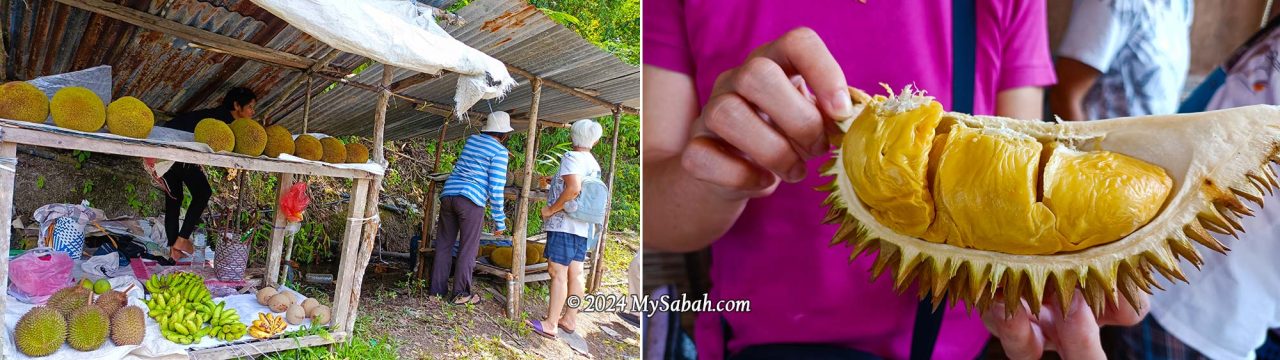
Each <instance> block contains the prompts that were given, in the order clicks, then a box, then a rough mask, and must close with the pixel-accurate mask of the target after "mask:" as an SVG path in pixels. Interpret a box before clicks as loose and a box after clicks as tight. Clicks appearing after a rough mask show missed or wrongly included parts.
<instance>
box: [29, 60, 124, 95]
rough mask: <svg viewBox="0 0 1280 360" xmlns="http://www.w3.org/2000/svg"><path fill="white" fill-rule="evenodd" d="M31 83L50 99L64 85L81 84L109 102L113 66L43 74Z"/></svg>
mask: <svg viewBox="0 0 1280 360" xmlns="http://www.w3.org/2000/svg"><path fill="white" fill-rule="evenodd" d="M28 83H30V84H31V85H35V87H36V88H37V89H40V91H43V92H44V94H45V95H46V96H48V97H49V98H50V99H52V98H53V94H55V93H57V92H58V90H62V88H64V87H71V86H80V87H84V88H87V89H89V90H90V91H93V93H94V94H97V95H98V97H99V98H101V99H103V100H102V103H103V104H107V103H110V102H111V101H110V100H111V66H108V65H102V66H95V67H91V68H88V69H84V70H80V71H74V72H69V73H62V74H57V75H49V76H42V77H38V78H35V79H32V80H31V81H28Z"/></svg>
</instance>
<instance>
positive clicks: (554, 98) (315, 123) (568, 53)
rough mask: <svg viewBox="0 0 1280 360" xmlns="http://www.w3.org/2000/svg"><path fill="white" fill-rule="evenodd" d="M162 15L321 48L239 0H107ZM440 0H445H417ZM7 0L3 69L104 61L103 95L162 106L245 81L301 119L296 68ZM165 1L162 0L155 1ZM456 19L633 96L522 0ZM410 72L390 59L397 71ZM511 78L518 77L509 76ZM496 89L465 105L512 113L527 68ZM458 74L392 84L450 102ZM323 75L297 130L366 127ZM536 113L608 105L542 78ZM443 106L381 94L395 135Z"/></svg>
mask: <svg viewBox="0 0 1280 360" xmlns="http://www.w3.org/2000/svg"><path fill="white" fill-rule="evenodd" d="M108 1H110V2H114V3H117V4H121V5H124V6H128V7H131V8H133V9H136V10H142V11H146V12H149V13H151V14H154V15H159V16H162V17H164V18H166V19H169V20H173V21H176V22H179V23H182V24H186V25H189V26H194V27H198V28H201V29H204V30H207V31H211V32H214V33H218V34H221V35H225V36H229V37H232V38H236V39H240V40H244V41H248V42H251V43H254V44H258V45H262V46H266V47H269V48H272V49H277V50H281V51H285V52H288V53H291V54H295V55H300V56H304V57H308V58H311V59H320V58H321V57H323V56H324V55H325V54H327V53H328V52H329V51H331V50H332V48H330V47H329V46H327V45H325V44H323V43H320V42H319V41H317V40H315V39H314V38H312V37H311V36H310V35H307V34H305V33H302V32H301V31H298V30H297V29H295V28H293V27H292V26H289V25H288V24H287V23H285V22H284V21H282V20H280V19H279V18H277V17H275V16H274V15H272V14H270V13H268V12H267V11H265V10H263V9H261V8H259V7H258V6H257V5H254V4H253V3H252V2H250V1H249V0H208V1H199V0H108ZM419 2H421V3H424V4H428V5H433V6H437V7H446V6H448V5H449V4H452V3H453V2H454V0H426V1H424V0H419ZM5 3H7V4H8V6H7V7H5V8H4V9H3V10H4V11H5V12H7V15H5V16H0V19H3V20H6V21H7V22H6V23H5V24H3V26H4V28H5V29H6V31H7V33H8V34H10V35H9V36H5V39H4V40H5V42H6V43H5V44H4V45H5V49H6V51H7V53H8V54H9V56H10V63H9V66H10V68H9V69H8V70H9V71H10V73H11V74H14V75H15V76H17V77H18V78H21V79H30V78H34V77H38V76H43V75H48V74H57V73H63V72H68V71H75V70H80V69H84V68H89V67H93V66H97V65H102V64H107V65H112V66H113V71H114V82H115V84H114V91H113V92H114V94H113V96H115V97H119V96H125V95H129V96H135V97H138V98H139V99H142V100H143V101H144V102H146V103H147V104H148V105H151V106H152V107H153V108H156V109H157V110H160V111H163V112H166V113H177V112H182V111H189V110H194V109H200V108H205V107H209V106H213V105H214V104H216V103H217V102H218V100H220V99H221V94H223V93H224V92H225V91H226V90H227V89H230V88H231V87H234V86H247V87H249V88H251V89H253V90H255V91H256V92H258V94H259V101H258V103H259V109H260V110H262V109H266V108H267V107H269V106H268V104H272V103H274V102H277V101H283V104H285V105H284V107H283V109H281V110H280V111H276V114H277V115H276V116H275V119H272V120H278V121H279V123H281V124H284V125H285V126H287V127H289V128H290V129H294V130H295V132H296V131H300V130H301V127H302V117H303V109H302V108H303V106H302V105H303V97H304V92H303V91H302V90H305V87H300V88H299V91H296V92H295V93H294V94H293V95H292V96H290V98H288V99H284V100H281V97H282V96H283V92H284V89H285V88H287V87H288V85H289V84H291V83H292V82H294V81H297V80H298V79H300V78H301V73H300V72H298V71H293V70H287V69H283V68H279V67H275V66H271V65H266V64H262V63H258V62H254V61H248V60H244V59H240V58H236V57H233V56H229V55H225V54H220V53H216V52H213V51H209V50H206V49H202V48H199V47H198V46H190V45H191V44H188V43H187V42H186V41H184V40H181V39H178V38H175V37H173V36H170V35H166V34H163V33H159V32H154V31H150V30H145V29H141V28H137V27H134V26H132V25H129V24H126V23H123V22H120V21H116V20H113V19H110V18H107V17H105V16H102V15H97V14H93V13H90V12H87V11H83V10H80V9H75V8H72V7H70V6H66V5H62V4H58V3H55V2H53V1H49V0H43V1H34V0H28V1H21V0H19V1H15V0H0V4H5ZM166 3H168V4H167V6H166ZM458 15H459V16H461V17H462V18H464V19H466V24H465V25H462V26H460V27H454V26H449V25H446V30H447V31H449V33H450V34H452V35H453V36H454V37H455V38H457V39H458V40H459V41H462V42H463V43H465V44H467V45H469V46H471V47H473V48H476V49H479V50H480V51H483V52H485V53H487V54H489V55H491V56H493V57H495V58H497V59H498V60H501V61H503V62H504V63H507V64H508V65H511V66H515V67H517V68H520V69H524V70H526V71H530V72H532V73H534V74H538V75H539V76H542V77H544V78H545V79H549V80H551V81H556V82H559V83H562V84H565V85H568V86H572V87H575V88H580V89H588V90H592V91H599V92H600V95H599V96H598V97H599V98H601V99H604V100H606V101H609V102H613V103H622V104H624V105H627V106H631V107H639V97H640V70H639V68H637V67H634V66H630V65H627V64H626V63H624V62H622V61H621V60H619V59H618V58H617V57H615V56H613V55H612V54H609V53H607V52H605V51H603V50H600V49H599V48H597V47H595V46H594V45H592V44H590V43H588V42H587V41H585V40H583V39H582V38H581V37H579V36H578V35H577V33H575V32H573V31H572V30H569V29H567V28H565V27H563V26H560V25H559V24H556V23H555V22H554V21H552V20H551V19H549V18H547V17H546V16H545V15H543V14H542V12H541V11H538V10H537V9H536V8H534V7H533V6H531V5H529V4H527V3H525V2H523V1H518V0H476V1H474V2H472V3H471V4H470V5H468V6H466V7H464V8H463V9H462V10H460V11H459V12H458ZM365 61H366V59H365V58H363V57H360V56H357V55H352V54H343V55H341V56H339V57H338V58H337V59H336V60H335V61H334V62H333V63H332V64H333V66H334V67H336V68H339V69H344V70H346V71H350V70H352V69H355V68H356V67H357V66H359V65H360V64H362V63H364V62H365ZM414 74H416V73H412V72H408V71H403V70H401V71H398V72H397V73H396V76H395V79H396V80H400V79H403V78H406V77H409V76H412V75H414ZM381 79H382V67H381V66H380V65H377V64H375V65H373V66H370V67H369V69H367V70H366V71H364V72H363V73H361V74H359V75H355V76H353V77H351V78H350V80H351V81H355V82H359V83H364V84H375V85H376V84H379V83H380V82H381ZM517 79H519V77H517ZM522 80H523V81H521V82H520V84H519V85H518V86H517V87H516V88H514V89H513V90H512V91H511V92H510V93H509V94H508V95H507V96H506V97H505V98H504V99H502V100H501V101H491V102H486V101H481V102H480V103H478V104H477V105H476V106H475V107H474V108H473V110H474V111H478V112H485V113H487V112H489V111H490V110H489V109H490V107H492V109H493V110H503V111H507V112H510V113H511V114H512V115H513V117H515V118H524V117H526V116H527V113H528V111H529V104H530V100H531V92H532V89H531V87H530V86H529V81H528V80H527V79H522ZM456 81H457V76H456V75H452V74H445V75H444V76H441V77H439V78H437V79H434V80H432V81H428V82H426V83H422V84H418V85H415V86H411V87H409V88H407V89H405V90H402V91H400V93H402V94H405V95H408V96H411V97H414V98H419V99H426V100H430V101H433V102H437V103H442V104H452V103H453V94H454V89H455V86H456ZM329 85H330V82H328V81H322V80H320V79H316V80H314V81H313V82H312V86H311V89H310V90H311V91H312V92H313V94H318V95H315V96H313V98H312V109H311V117H310V121H309V124H307V125H308V130H309V131H313V132H325V133H329V134H336V135H348V134H351V135H360V136H371V135H372V134H373V110H374V106H376V103H377V94H375V93H373V92H369V91H365V90H362V89H357V88H355V87H353V86H339V87H337V88H336V89H334V90H333V91H330V92H328V93H324V94H319V92H320V91H321V90H323V89H324V88H326V87H328V86H329ZM540 104H541V105H540V110H539V118H540V119H542V120H549V121H555V122H569V121H573V120H576V119H580V118H585V117H593V116H600V115H606V114H609V113H610V110H609V109H607V108H605V107H602V106H599V105H597V104H595V103H591V102H588V101H586V100H583V99H580V98H577V97H574V96H572V95H568V94H563V93H560V92H558V91H555V90H553V89H549V88H545V87H544V89H543V91H542V100H541V103H540ZM443 122H444V117H442V116H439V115H435V114H431V113H427V112H422V111H418V110H416V109H415V107H414V106H413V104H411V103H408V102H406V101H403V100H400V99H396V98H392V103H391V106H390V107H389V110H388V112H387V127H386V133H385V135H386V137H387V139H389V140H399V139H406V138H412V137H416V136H422V135H427V134H430V135H431V136H433V137H434V136H435V134H436V131H438V129H439V128H440V126H441V124H442V123H443ZM451 124H452V125H453V128H451V129H450V131H449V132H450V136H449V137H450V138H457V137H459V136H462V135H464V133H463V132H462V130H464V129H466V128H467V126H466V125H465V124H464V123H462V122H459V121H458V120H452V122H451Z"/></svg>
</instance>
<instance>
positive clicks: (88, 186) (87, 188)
mask: <svg viewBox="0 0 1280 360" xmlns="http://www.w3.org/2000/svg"><path fill="white" fill-rule="evenodd" d="M91 192H93V179H84V183H82V184H81V185H80V193H81V194H84V195H85V196H89V193H91Z"/></svg>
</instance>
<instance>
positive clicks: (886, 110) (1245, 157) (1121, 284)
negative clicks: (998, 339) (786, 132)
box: [819, 88, 1280, 316]
mask: <svg viewBox="0 0 1280 360" xmlns="http://www.w3.org/2000/svg"><path fill="white" fill-rule="evenodd" d="M850 92H851V94H852V97H853V101H854V104H855V109H856V110H857V112H859V113H860V112H863V111H868V113H866V114H860V115H859V116H855V117H854V118H852V119H850V120H847V121H843V122H840V123H839V125H840V128H841V130H842V131H846V132H847V131H849V128H850V126H851V124H852V123H853V122H855V121H863V119H871V120H870V121H885V120H887V119H891V118H893V116H895V115H900V114H902V113H904V112H909V111H912V110H917V109H920V108H922V107H928V106H930V105H936V104H937V103H936V102H932V98H929V97H927V96H924V95H923V93H920V92H913V91H911V90H909V89H908V90H904V91H903V93H902V94H901V95H898V96H894V95H893V94H892V93H891V94H890V95H889V96H888V97H883V96H877V97H875V98H872V97H871V96H869V95H868V94H867V93H866V92H863V91H861V90H858V89H853V88H851V89H850ZM938 123H940V124H942V125H940V126H948V125H946V124H948V123H949V124H951V125H949V126H957V125H959V126H965V127H968V128H975V129H994V130H995V131H1011V132H1015V133H1019V134H1024V135H1027V136H1031V137H1034V138H1036V139H1039V140H1040V141H1041V142H1050V143H1055V142H1056V143H1057V144H1058V145H1055V146H1065V147H1069V148H1071V149H1074V150H1080V151H1108V152H1114V153H1118V154H1122V155H1125V156H1127V157H1132V158H1135V159H1137V160H1141V161H1144V162H1146V163H1148V164H1151V165H1155V166H1158V167H1159V168H1161V169H1163V170H1164V172H1165V173H1166V174H1167V177H1168V178H1169V179H1170V180H1171V185H1172V186H1171V193H1169V194H1168V196H1167V197H1166V198H1164V200H1163V203H1162V204H1159V205H1158V208H1159V211H1158V212H1157V213H1155V215H1154V217H1153V218H1150V220H1149V221H1146V223H1145V224H1143V225H1141V226H1140V227H1137V228H1136V229H1135V230H1133V231H1132V232H1130V233H1128V234H1127V235H1124V236H1123V237H1121V238H1119V239H1116V240H1114V241H1109V242H1105V243H1103V244H1099V245H1093V246H1091V247H1087V248H1084V249H1078V250H1071V251H1063V252H1057V253H1049V254H1011V253H1007V252H1000V251H992V250H985V249H977V248H967V247H960V246H954V245H952V244H948V243H940V242H936V241H930V240H926V239H924V238H922V236H928V235H924V233H923V232H924V231H925V230H926V229H927V228H928V227H927V226H923V225H922V224H918V223H909V224H902V223H899V224H893V225H892V226H890V225H888V224H885V223H882V222H881V221H879V220H878V217H879V218H881V219H891V218H892V217H889V216H887V215H885V214H883V211H881V210H882V209H879V210H877V211H880V212H881V214H877V215H873V214H872V209H869V208H868V206H867V205H866V204H865V203H864V202H863V200H862V199H861V198H860V197H859V196H858V194H857V193H856V192H855V190H854V189H855V186H854V185H853V181H852V180H851V177H850V174H849V171H850V170H847V169H845V167H846V166H845V165H844V164H846V160H850V161H854V162H858V161H861V159H845V157H846V156H867V155H865V154H862V153H861V152H856V153H855V152H850V153H849V154H846V152H845V151H844V150H843V148H842V146H841V145H842V144H845V143H846V141H845V140H846V139H845V138H846V136H870V135H866V134H846V133H842V134H835V135H832V137H831V139H830V140H831V143H832V144H835V145H837V147H836V149H835V150H834V157H833V158H832V159H831V161H830V162H828V163H827V164H826V165H825V166H824V167H823V169H822V173H823V175H825V176H831V177H832V178H833V181H832V182H831V183H830V184H828V185H826V186H823V187H821V188H820V189H819V190H821V191H827V192H830V196H829V197H828V198H827V200H826V202H825V205H826V206H828V207H829V209H830V211H829V213H828V215H827V218H826V221H827V222H828V223H836V224H839V225H840V228H839V230H838V231H837V233H836V235H835V237H834V238H833V240H832V244H833V245H838V244H844V245H847V246H850V247H852V248H853V254H852V256H851V259H850V261H852V259H853V258H855V257H857V256H859V255H861V254H874V256H875V257H876V258H875V261H874V265H873V268H872V276H873V278H878V277H879V276H880V275H881V274H882V273H884V272H885V270H886V269H887V270H889V272H890V273H891V274H892V277H893V280H894V286H895V288H896V289H898V291H900V292H901V291H905V290H906V289H907V288H909V286H910V285H911V284H912V283H913V282H915V283H918V284H919V286H918V289H919V294H918V295H919V296H920V297H921V298H924V297H932V299H933V301H934V305H935V306H938V305H940V304H942V303H943V302H944V300H949V301H950V302H951V304H952V305H954V304H955V303H956V302H962V303H964V304H965V305H966V306H967V307H969V308H970V309H974V308H976V309H979V310H980V311H981V310H985V309H987V308H988V307H989V306H990V305H991V304H992V303H993V302H994V301H997V299H998V298H999V297H1003V301H1004V302H1005V303H1006V306H1005V309H1006V311H1008V312H1009V313H1010V314H1012V312H1013V311H1014V310H1016V309H1018V308H1020V305H1019V302H1020V301H1021V300H1024V299H1025V300H1026V302H1027V303H1028V305H1029V306H1030V308H1031V312H1032V313H1033V314H1037V315H1038V313H1039V311H1040V304H1041V303H1042V301H1043V300H1044V297H1045V296H1046V293H1047V292H1048V293H1050V294H1056V296H1058V297H1059V300H1060V301H1059V303H1060V304H1061V306H1062V309H1061V310H1062V311H1063V312H1064V313H1065V312H1066V311H1067V310H1068V306H1069V304H1071V298H1070V297H1071V296H1072V294H1074V290H1075V288H1077V287H1078V288H1080V289H1081V290H1082V293H1083V294H1084V298H1085V301H1086V302H1087V303H1088V304H1089V306H1090V307H1091V308H1092V309H1093V311H1094V313H1095V316H1101V314H1102V312H1103V311H1104V309H1106V308H1107V305H1112V306H1116V305H1119V301H1120V299H1121V298H1123V299H1124V300H1125V301H1126V302H1128V303H1129V304H1131V305H1132V306H1134V307H1139V306H1141V304H1140V303H1139V302H1138V296H1139V292H1146V293H1149V294H1150V293H1152V291H1153V290H1152V288H1161V287H1160V285H1159V283H1158V282H1157V280H1156V276H1155V274H1156V273H1159V274H1160V276H1163V277H1165V278H1168V279H1177V280H1181V281H1184V282H1185V281H1187V280H1186V277H1185V276H1184V275H1183V273H1182V270H1181V268H1180V266H1179V259H1184V260H1186V261H1188V262H1190V263H1191V264H1193V265H1194V266H1195V267H1196V268H1197V269H1198V268H1199V266H1200V265H1201V264H1202V263H1203V260H1202V258H1201V256H1200V253H1199V251H1198V250H1197V249H1196V248H1195V246H1193V245H1192V244H1193V243H1196V244H1200V245H1202V246H1204V247H1206V248H1209V249H1211V250H1214V251H1218V252H1224V253H1225V252H1226V251H1227V250H1228V249H1227V247H1226V245H1224V244H1222V243H1221V242H1219V241H1218V240H1216V239H1215V238H1214V237H1213V236H1211V235H1210V234H1209V233H1210V232H1217V233H1222V234H1230V235H1233V236H1237V235H1238V233H1239V232H1242V231H1243V230H1244V229H1243V228H1242V227H1241V225H1240V220H1239V219H1240V217H1241V216H1244V215H1252V212H1251V211H1250V209H1249V208H1248V207H1247V206H1246V205H1245V204H1244V203H1243V202H1242V201H1241V199H1243V200H1249V201H1251V202H1254V203H1257V205H1258V206H1261V205H1262V198H1263V194H1264V193H1270V192H1272V191H1273V190H1274V189H1275V188H1277V187H1280V183H1277V180H1276V174H1275V173H1274V172H1273V170H1272V168H1271V167H1270V163H1272V162H1280V155H1278V154H1277V152H1278V151H1280V107H1277V106H1269V105H1258V106H1248V107H1241V108H1235V109H1229V110H1219V111H1210V112H1203V113H1194V114H1179V115H1165V116H1141V117H1130V118H1119V119H1111V120H1106V121H1090V122H1067V123H1063V122H1057V123H1050V122H1040V121H1026V120H1016V119H1009V118H1000V117H991V116H973V115H968V114H960V113H952V112H947V113H943V114H941V120H940V121H938ZM933 125H934V124H932V123H930V124H926V125H925V126H933ZM864 128H865V127H864ZM851 140H856V139H851ZM856 142H857V141H850V143H856ZM943 143H944V144H945V142H943ZM913 151H914V152H915V153H919V151H918V149H917V150H913ZM925 153H926V154H927V153H928V151H926V152H925ZM926 156H927V155H926ZM855 160H856V161H855ZM1042 166H1043V165H1042ZM978 171H982V170H981V169H978ZM1042 171H1043V170H1042ZM917 175H919V174H917ZM932 176H933V175H932V174H930V177H929V178H928V180H927V181H932V180H933V178H932ZM868 183H869V182H866V181H863V182H862V184H868ZM862 186H863V188H864V189H865V188H866V185H862ZM925 186H928V184H926V185H925ZM926 189H927V188H926ZM932 195H937V194H932ZM928 197H929V196H924V198H928ZM995 197H996V196H994V195H993V196H992V198H993V199H994V198H995ZM914 198H916V199H913V200H911V201H916V202H917V203H918V201H917V200H918V198H921V197H920V196H915V197H914ZM899 200H901V198H899ZM929 201H932V200H929ZM993 201H997V200H993ZM1150 205H1151V206H1157V205H1156V204H1150ZM926 207H927V206H925V207H921V206H905V207H898V209H906V210H902V211H903V212H904V213H905V214H906V215H905V216H899V217H897V219H916V220H904V221H918V219H920V218H921V215H920V214H919V212H920V211H926V210H922V209H924V208H926ZM927 211H934V210H933V209H930V210H927ZM913 212H914V213H913ZM926 217H927V216H926ZM895 227H896V228H898V229H900V230H895V229H894V228H895ZM911 234H915V235H914V236H913V235H911ZM1026 240H1027V239H1005V240H1000V241H1026ZM1161 289H1162V288H1161ZM998 294H999V295H998Z"/></svg>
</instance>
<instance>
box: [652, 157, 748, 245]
mask: <svg viewBox="0 0 1280 360" xmlns="http://www.w3.org/2000/svg"><path fill="white" fill-rule="evenodd" d="M642 181H643V183H644V187H645V194H644V196H643V197H642V199H641V201H642V204H641V206H640V208H641V211H643V214H642V216H643V220H644V222H645V223H646V224H647V226H645V229H644V245H645V247H646V248H649V249H655V250H662V251H679V252H685V251H695V250H699V249H702V248H705V247H707V246H708V245H710V244H711V243H712V242H713V241H715V240H716V239H717V238H719V237H720V236H722V235H724V233H725V232H726V231H728V230H729V227H730V226H733V223H734V222H735V221H737V219H738V216H739V215H741V214H742V209H743V208H744V207H746V205H747V200H746V199H745V198H742V199H740V200H730V199H735V197H728V196H725V194H723V193H722V192H723V190H720V189H716V188H714V187H713V185H710V184H708V183H705V182H703V181H701V180H697V179H694V178H693V177H691V176H689V174H688V173H687V172H686V171H685V170H684V168H683V167H682V166H681V165H680V158H678V157H674V158H668V159H662V160H654V161H646V162H645V165H644V178H643V179H642Z"/></svg>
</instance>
